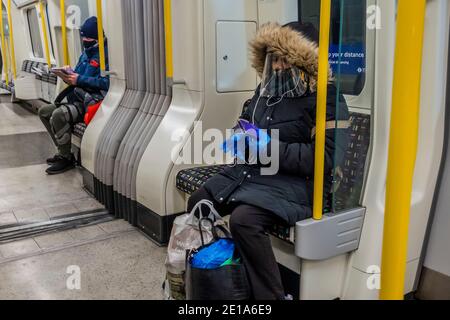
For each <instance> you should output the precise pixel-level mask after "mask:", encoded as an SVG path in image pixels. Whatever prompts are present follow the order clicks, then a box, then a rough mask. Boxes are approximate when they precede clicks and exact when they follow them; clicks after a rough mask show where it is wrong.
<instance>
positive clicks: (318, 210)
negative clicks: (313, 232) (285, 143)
mask: <svg viewBox="0 0 450 320" xmlns="http://www.w3.org/2000/svg"><path fill="white" fill-rule="evenodd" d="M330 20H331V0H322V1H321V2H320V45H319V79H318V82H317V116H316V117H317V119H316V130H317V131H316V155H315V173H314V208H313V218H314V219H315V220H322V218H323V188H324V175H325V130H326V121H327V119H326V118H327V94H328V92H327V91H328V72H329V61H328V52H329V46H330Z"/></svg>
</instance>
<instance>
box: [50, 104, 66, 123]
mask: <svg viewBox="0 0 450 320" xmlns="http://www.w3.org/2000/svg"><path fill="white" fill-rule="evenodd" d="M51 122H52V124H63V123H66V122H67V119H66V115H65V114H64V112H63V110H61V109H60V108H59V109H56V110H55V111H53V113H52V116H51Z"/></svg>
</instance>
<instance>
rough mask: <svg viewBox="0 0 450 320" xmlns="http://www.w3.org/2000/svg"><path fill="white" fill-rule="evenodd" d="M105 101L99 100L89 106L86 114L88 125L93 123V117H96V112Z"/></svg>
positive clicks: (85, 120) (85, 119)
mask: <svg viewBox="0 0 450 320" xmlns="http://www.w3.org/2000/svg"><path fill="white" fill-rule="evenodd" d="M102 102H103V101H99V102H97V103H96V104H93V105H91V106H89V107H88V108H87V111H86V114H85V115H84V123H85V124H86V125H87V126H88V125H89V123H91V121H92V119H94V117H95V114H96V113H97V111H98V109H100V107H101V106H102Z"/></svg>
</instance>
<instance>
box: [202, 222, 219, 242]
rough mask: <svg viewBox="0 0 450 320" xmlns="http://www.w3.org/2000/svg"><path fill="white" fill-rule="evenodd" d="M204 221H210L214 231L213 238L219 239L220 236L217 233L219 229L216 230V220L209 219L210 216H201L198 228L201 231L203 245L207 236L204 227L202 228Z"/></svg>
mask: <svg viewBox="0 0 450 320" xmlns="http://www.w3.org/2000/svg"><path fill="white" fill-rule="evenodd" d="M203 221H207V222H209V223H210V224H211V232H212V234H213V238H214V239H215V240H217V238H219V236H218V235H217V231H216V228H215V226H214V222H213V221H212V220H211V219H209V218H201V219H200V220H199V221H198V229H199V231H200V238H201V239H202V246H205V238H204V237H203V228H202V222H203Z"/></svg>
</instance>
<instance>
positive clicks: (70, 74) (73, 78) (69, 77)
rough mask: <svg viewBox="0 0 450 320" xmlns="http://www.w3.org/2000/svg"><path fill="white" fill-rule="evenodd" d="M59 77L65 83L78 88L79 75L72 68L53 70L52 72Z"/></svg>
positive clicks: (65, 67)
mask: <svg viewBox="0 0 450 320" xmlns="http://www.w3.org/2000/svg"><path fill="white" fill-rule="evenodd" d="M50 71H51V72H52V73H53V74H55V75H56V76H57V77H59V78H61V79H62V80H63V81H64V82H65V83H67V84H69V85H72V86H76V85H77V81H78V76H79V75H78V74H77V73H75V72H74V71H73V70H72V68H71V67H70V66H64V67H62V68H52V69H51V70H50Z"/></svg>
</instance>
